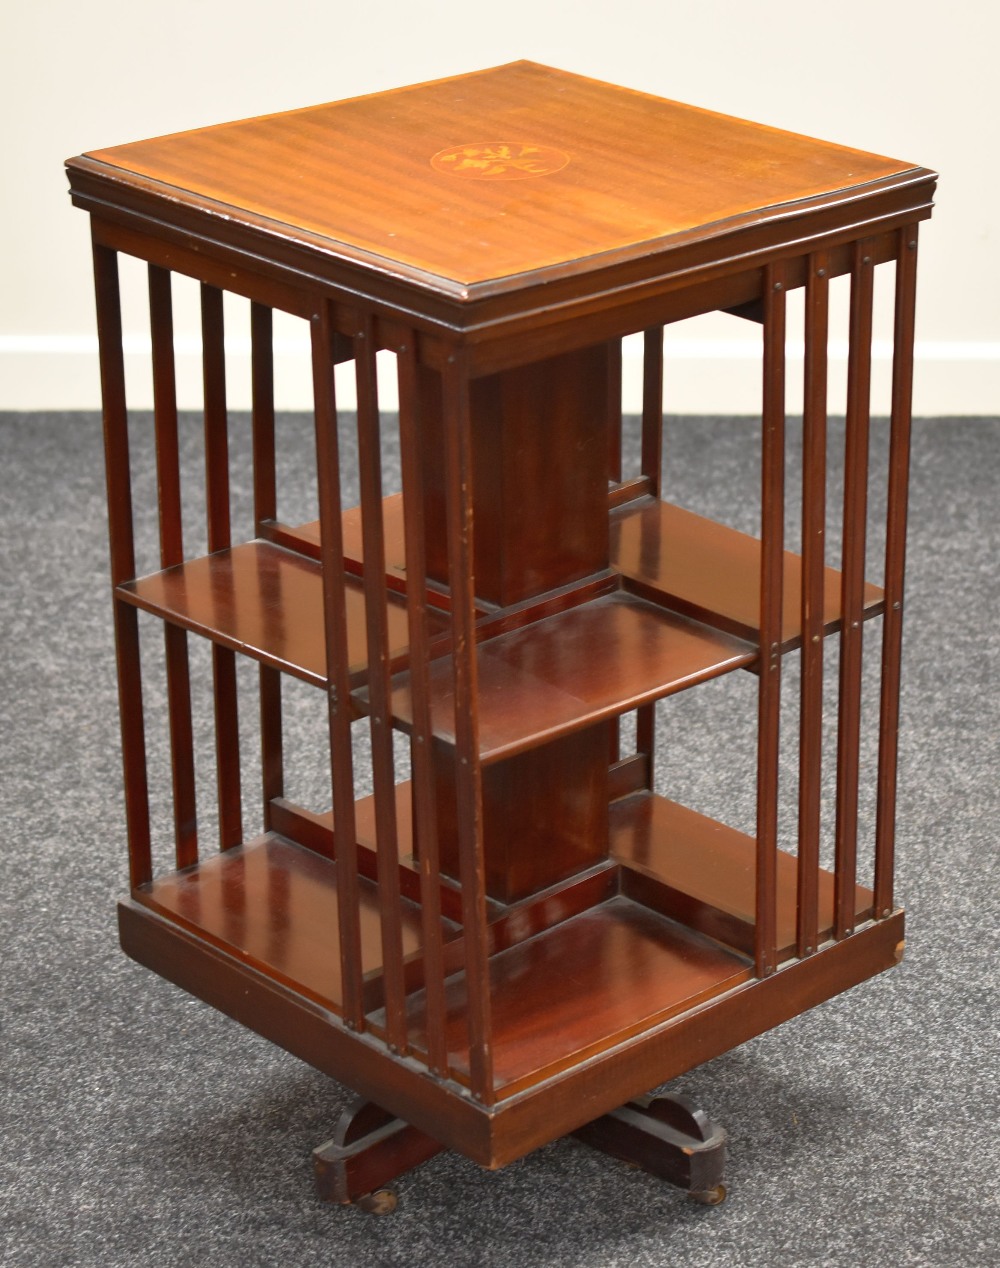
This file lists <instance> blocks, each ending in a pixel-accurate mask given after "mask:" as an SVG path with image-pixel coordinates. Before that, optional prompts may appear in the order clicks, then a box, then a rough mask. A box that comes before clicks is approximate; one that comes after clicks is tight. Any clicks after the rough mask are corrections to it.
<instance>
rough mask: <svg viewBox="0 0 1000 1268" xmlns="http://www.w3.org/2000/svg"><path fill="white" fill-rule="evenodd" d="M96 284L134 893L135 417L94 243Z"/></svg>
mask: <svg viewBox="0 0 1000 1268" xmlns="http://www.w3.org/2000/svg"><path fill="white" fill-rule="evenodd" d="M94 284H95V291H96V298H97V333H98V338H99V343H100V366H101V396H102V399H103V418H104V462H105V476H106V479H107V486H108V527H109V536H110V546H111V585H112V602H113V611H114V627H115V657H116V660H117V664H118V707H119V711H120V715H121V728H122V765H123V768H124V777H125V821H126V825H127V828H128V857H129V882H130V884H131V886H132V888H133V889H134V888H135V887H136V886H137V885H143V884H145V883H146V882H147V881H148V880H150V879H151V878H152V874H153V869H152V854H151V850H150V834H149V789H148V785H147V780H146V740H145V730H144V727H143V719H142V675H141V670H140V663H139V623H138V613H137V612H136V610H135V608H133V607H131V606H130V605H129V604H127V603H124V602H123V601H122V600H121V599H120V598H118V596H117V595H116V594H114V587H116V586H119V585H121V584H122V582H124V581H129V580H131V579H132V578H133V577H134V576H135V547H134V542H133V529H132V481H131V475H130V473H129V443H128V411H127V407H126V403H125V363H124V358H123V355H122V315H121V299H120V297H119V291H118V257H117V255H116V254H115V252H114V251H111V250H109V249H108V248H107V247H102V246H99V245H98V244H97V243H95V244H94Z"/></svg>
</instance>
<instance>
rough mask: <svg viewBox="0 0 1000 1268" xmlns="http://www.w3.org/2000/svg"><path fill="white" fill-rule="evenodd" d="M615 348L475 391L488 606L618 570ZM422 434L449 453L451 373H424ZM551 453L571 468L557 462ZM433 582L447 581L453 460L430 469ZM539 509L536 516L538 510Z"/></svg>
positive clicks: (487, 382) (484, 381)
mask: <svg viewBox="0 0 1000 1268" xmlns="http://www.w3.org/2000/svg"><path fill="white" fill-rule="evenodd" d="M611 355H612V350H611V349H609V348H608V346H607V345H606V344H600V345H598V346H596V347H593V348H585V349H583V350H582V351H579V352H572V353H568V354H564V355H562V356H559V357H551V358H548V359H546V360H544V361H534V362H533V363H532V364H530V365H526V366H522V367H519V368H518V369H515V370H508V371H507V372H506V373H504V374H498V375H488V376H486V377H485V378H480V379H476V380H474V381H473V382H472V384H471V386H470V410H471V428H472V503H473V514H474V516H475V522H476V530H477V537H476V540H477V543H478V545H477V547H476V555H475V561H474V567H475V578H476V597H477V600H478V601H479V602H480V603H485V604H492V605H496V606H498V607H509V606H511V605H512V604H515V603H520V602H521V601H522V600H524V599H528V598H531V597H533V596H535V595H538V594H542V593H544V592H545V591H547V590H551V589H553V588H554V587H556V586H563V585H566V584H567V583H569V582H571V581H574V580H577V579H579V578H583V577H587V576H590V575H592V574H594V573H599V572H601V571H603V570H604V569H606V568H607V566H608V523H607V516H606V514H604V509H605V506H606V504H607V489H608V467H607V451H608V444H609V441H608V425H609V420H608V413H607V407H606V400H607V396H608V390H609V386H608V379H609V374H608V366H609V361H610V358H611ZM420 384H421V392H420V412H421V426H422V430H423V434H424V436H425V438H426V443H427V444H428V446H429V448H430V449H431V450H432V451H438V452H440V451H441V444H442V441H441V438H440V429H441V428H442V426H444V423H445V420H444V412H443V408H442V399H441V376H440V375H438V374H436V373H434V372H433V371H430V370H425V371H423V373H422V374H421V376H420ZM553 453H565V454H570V455H572V460H571V461H568V462H564V463H553V462H552V460H551V459H552V454H553ZM425 475H426V489H425V495H426V514H427V575H428V576H429V577H430V578H431V580H432V581H435V582H437V583H439V584H445V585H446V584H447V580H448V546H447V534H446V531H445V523H446V507H445V502H446V498H445V483H444V481H445V474H444V466H443V464H428V466H427V470H426V473H425ZM529 511H530V513H529Z"/></svg>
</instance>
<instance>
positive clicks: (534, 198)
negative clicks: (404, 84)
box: [89, 62, 917, 290]
mask: <svg viewBox="0 0 1000 1268" xmlns="http://www.w3.org/2000/svg"><path fill="white" fill-rule="evenodd" d="M494 142H495V143H496V144H497V145H498V146H499V147H503V146H505V145H507V146H513V147H514V149H516V148H517V147H518V146H519V145H529V146H530V145H536V146H544V147H552V148H553V149H555V150H557V151H560V152H562V154H563V156H564V157H566V158H568V159H569V161H568V162H567V163H565V165H564V166H562V167H559V168H558V169H557V170H552V169H553V168H554V166H555V164H554V161H553V159H554V156H551V155H549V154H542V155H541V156H540V157H539V159H538V160H537V161H534V162H533V160H532V156H531V155H530V154H527V155H525V156H524V157H518V155H517V154H515V153H512V155H511V157H510V158H508V159H503V158H500V159H499V163H498V165H500V164H504V165H506V167H507V170H506V171H505V172H503V173H500V175H501V179H499V180H490V179H475V178H473V179H469V178H468V177H467V176H463V174H462V164H461V162H457V163H455V164H454V165H453V167H452V168H451V169H450V170H449V169H448V168H446V167H445V166H443V165H442V164H440V163H439V164H434V163H432V160H433V158H434V156H435V155H438V154H440V153H441V151H443V150H445V149H447V148H448V147H451V146H460V147H461V146H471V147H472V148H474V149H477V150H478V149H480V148H482V149H483V151H484V152H485V151H486V149H487V148H488V147H489V146H490V145H491V144H492V143H494ZM308 154H322V156H323V158H322V162H316V163H312V164H309V165H307V164H306V163H304V162H303V155H308ZM666 156H669V158H667V157H666ZM89 157H91V158H92V159H93V160H94V161H95V162H98V163H100V164H102V165H104V166H105V167H106V168H109V169H111V171H110V172H109V175H112V178H113V174H114V173H117V172H118V171H123V172H127V173H131V174H134V176H139V177H142V178H144V179H145V180H147V181H149V182H155V183H156V185H157V186H166V187H168V188H169V189H170V196H171V197H172V198H173V199H175V200H177V201H178V202H180V203H181V204H182V205H184V206H189V207H191V208H197V209H198V210H204V211H205V212H206V214H211V213H210V212H209V208H211V209H212V210H214V211H215V214H218V213H219V211H221V210H222V209H223V208H232V207H238V208H240V209H241V212H242V213H243V215H244V216H245V217H252V218H253V219H254V221H259V220H266V221H268V222H270V225H271V232H272V233H275V234H279V235H286V236H292V235H296V234H302V233H303V232H305V233H306V234H308V235H309V236H310V238H311V239H312V240H314V241H315V242H316V243H317V247H319V244H320V243H322V244H323V246H324V247H325V249H326V250H327V251H335V252H337V253H339V254H342V255H343V256H344V257H345V258H348V259H353V260H356V261H358V262H364V263H370V264H371V265H372V266H373V267H381V268H382V269H387V268H391V267H393V266H395V268H396V269H397V270H399V271H400V272H403V273H404V275H405V276H407V277H408V278H414V279H415V280H416V275H418V274H421V275H429V276H430V277H431V278H433V279H434V281H435V282H436V284H437V285H438V286H439V287H440V288H441V289H444V284H445V283H446V282H450V283H451V284H452V285H451V288H450V289H452V290H458V288H460V287H467V288H470V289H471V287H473V286H474V285H475V284H476V283H480V284H483V283H489V282H491V281H494V279H512V280H513V279H517V280H518V281H519V282H520V284H521V285H525V284H527V282H528V279H527V278H525V279H524V280H523V281H522V280H521V278H522V276H523V275H525V274H529V275H530V274H532V273H539V272H542V271H548V272H551V271H554V270H555V269H558V268H559V267H560V266H562V265H564V263H565V262H566V261H567V260H574V261H576V260H580V261H590V260H594V259H595V257H597V258H598V259H601V257H603V259H602V260H601V262H610V260H609V259H608V257H609V256H610V257H612V258H615V259H619V258H620V259H629V258H635V257H636V256H637V255H639V254H640V253H648V252H649V250H650V245H651V244H653V243H658V242H660V241H662V240H665V239H670V238H674V237H677V236H681V235H687V236H688V237H689V238H693V239H698V238H701V239H704V238H707V237H711V236H713V235H714V234H717V233H718V232H719V231H720V230H719V228H718V227H717V226H718V224H719V222H723V224H725V226H726V227H727V228H728V227H730V226H732V227H733V228H734V229H735V228H738V227H740V226H742V225H743V224H746V223H749V222H750V220H751V218H753V219H757V218H758V217H760V215H761V209H770V216H771V217H772V218H779V217H781V216H782V215H783V214H785V208H784V205H785V204H788V203H791V202H795V201H802V200H806V199H810V198H814V197H821V196H824V195H827V196H829V195H831V194H836V193H837V192H838V191H839V190H840V189H841V188H842V186H843V184H844V173H845V170H849V171H850V180H851V183H852V184H853V185H855V186H862V185H865V184H871V183H874V182H876V181H879V180H884V179H886V178H892V177H900V176H905V175H907V174H909V173H912V172H914V171H915V170H917V169H915V168H914V167H913V166H912V165H910V164H906V163H900V162H899V161H897V160H895V159H887V158H881V157H879V156H876V155H871V154H864V153H862V152H860V151H858V150H848V149H845V148H844V147H842V146H838V145H830V144H827V143H824V142H821V141H815V140H812V139H810V138H807V137H801V136H794V135H793V134H791V133H787V132H780V131H778V130H777V129H774V128H768V127H763V126H761V125H759V124H753V123H748V122H746V121H744V120H741V119H732V118H727V117H726V116H723V115H718V114H713V113H712V112H710V111H707V110H699V109H696V108H694V107H692V106H685V105H681V104H679V103H676V102H670V101H663V100H661V99H658V98H655V97H651V96H648V95H646V94H644V93H637V92H628V91H626V90H624V89H622V88H618V87H614V86H612V85H609V84H603V83H599V82H598V81H596V80H588V79H584V78H582V77H581V76H578V75H568V74H565V73H564V72H561V71H558V70H553V69H551V68H549V67H545V66H538V65H535V64H533V63H531V62H515V63H512V64H511V65H509V66H501V67H497V68H496V69H494V70H487V71H480V72H477V73H475V74H473V75H463V76H458V77H455V78H453V79H445V80H438V81H436V82H434V83H430V84H421V85H417V86H415V87H409V88H400V89H397V90H396V91H394V92H387V93H379V94H377V95H375V96H368V97H360V98H355V99H354V100H353V101H343V102H336V103H334V104H331V105H326V106H317V107H315V108H313V109H309V110H300V111H296V112H294V113H292V114H284V115H271V116H268V117H265V118H261V119H249V120H246V121H244V122H242V123H232V124H226V125H222V126H221V127H212V128H204V129H201V130H198V131H195V132H187V133H180V134H178V135H175V136H172V137H162V138H159V139H157V140H151V141H140V142H136V143H134V144H131V145H125V146H118V147H116V148H114V149H105V150H95V151H94V152H93V153H92V154H91V155H90V156H89ZM483 157H484V156H483V155H480V156H479V157H478V158H477V157H476V156H473V161H474V162H475V161H478V162H482V160H483ZM555 161H558V160H555ZM517 164H521V171H522V172H523V173H524V174H525V175H527V176H528V177H529V179H524V180H518V181H517V183H516V184H512V183H511V182H510V181H509V180H508V179H503V177H509V176H511V175H517V174H518V172H517V167H516V165H517ZM532 166H534V167H535V168H543V169H545V170H543V171H541V172H538V173H537V174H536V173H535V172H533V171H532ZM480 170H482V169H480ZM290 172H294V173H295V175H296V179H295V180H289V179H288V177H289V173H290ZM456 173H457V174H456ZM681 173H683V177H681V176H680V174H681ZM472 175H473V177H475V175H476V173H475V171H473V172H472ZM387 182H388V183H389V184H390V185H391V188H392V193H393V197H392V199H391V200H387V199H386V197H385V189H386V184H387ZM625 190H627V191H628V193H627V197H623V196H622V194H623V191H625ZM512 198H516V200H517V204H516V214H503V213H504V211H505V209H506V208H507V207H509V206H510V204H511V199H512ZM216 209H217V210H216ZM765 214H766V213H765ZM525 224H530V226H531V232H530V233H527V232H525ZM590 267H593V264H591V265H590ZM420 280H421V281H423V280H424V279H423V278H420ZM531 280H532V281H534V279H531ZM425 284H426V283H425Z"/></svg>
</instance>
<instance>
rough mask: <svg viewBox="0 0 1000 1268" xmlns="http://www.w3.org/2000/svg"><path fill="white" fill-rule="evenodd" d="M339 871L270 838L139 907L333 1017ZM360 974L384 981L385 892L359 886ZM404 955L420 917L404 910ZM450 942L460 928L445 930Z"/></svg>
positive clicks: (369, 884)
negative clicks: (278, 983)
mask: <svg viewBox="0 0 1000 1268" xmlns="http://www.w3.org/2000/svg"><path fill="white" fill-rule="evenodd" d="M336 891H337V869H336V864H335V863H333V862H331V861H329V860H328V859H323V858H321V857H320V856H319V855H318V854H315V853H314V852H313V851H311V850H306V849H303V848H302V847H301V846H297V845H293V844H292V843H291V842H288V841H284V840H282V839H281V838H280V837H277V836H274V835H271V834H268V835H265V836H263V837H260V838H257V839H256V840H254V841H250V842H248V843H247V844H246V845H241V846H238V847H236V848H234V849H232V850H225V851H223V852H222V853H221V854H217V855H213V856H211V857H209V858H206V859H204V860H203V861H202V862H201V863H199V864H198V865H197V866H196V867H193V868H187V869H185V870H184V871H182V872H172V873H168V874H167V875H165V876H162V877H159V878H157V879H156V880H154V881H152V882H150V883H148V884H147V885H146V886H143V887H140V888H139V889H137V890H136V892H135V894H134V897H135V900H136V901H137V902H139V903H141V904H142V905H143V906H145V907H148V908H149V909H150V910H151V911H155V912H157V913H159V914H160V915H161V916H165V917H167V918H169V919H170V920H174V921H176V922H177V923H178V924H179V925H181V926H182V927H184V928H185V929H187V930H188V931H190V932H193V933H196V934H197V936H198V937H199V938H203V939H205V940H206V941H207V942H209V943H211V944H212V945H213V946H215V947H217V948H220V949H222V950H225V951H227V952H228V953H229V954H230V955H234V956H236V957H237V958H238V959H240V960H241V961H243V962H245V963H247V964H250V965H253V966H255V967H256V968H257V969H258V970H259V971H260V972H261V973H263V974H264V975H265V976H267V977H269V978H273V979H274V980H275V981H279V982H283V983H284V984H285V985H287V986H290V987H292V988H293V989H295V990H297V991H300V992H301V993H302V994H303V995H304V996H305V997H306V998H307V999H311V1000H314V1001H315V1002H317V1003H319V1004H322V1005H323V1006H324V1007H327V1008H330V1009H332V1010H333V1011H334V1012H336V1013H341V1012H343V1003H344V991H343V981H342V978H341V973H340V956H339V954H338V942H339V936H338V935H339V925H338V920H337V898H336ZM358 908H359V923H360V929H361V971H362V973H363V974H364V975H365V976H366V977H368V978H372V977H375V976H379V977H380V976H381V973H382V969H383V961H382V931H381V927H382V917H381V903H380V901H379V892H378V885H377V884H376V883H375V882H374V881H371V880H369V879H367V878H364V877H363V878H362V879H361V880H360V881H359V882H358ZM397 909H398V911H399V912H400V922H401V931H402V947H403V953H404V954H405V955H408V956H409V955H412V954H413V953H414V952H416V951H418V950H419V948H420V945H421V922H420V912H419V909H418V907H417V905H416V904H415V903H413V902H411V901H410V900H408V899H401V900H400V901H399V902H398V904H397ZM445 928H446V929H448V930H449V931H450V932H451V933H452V934H453V933H454V926H453V925H446V926H445Z"/></svg>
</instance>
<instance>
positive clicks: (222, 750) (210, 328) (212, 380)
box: [201, 283, 243, 850]
mask: <svg viewBox="0 0 1000 1268" xmlns="http://www.w3.org/2000/svg"><path fill="white" fill-rule="evenodd" d="M201 339H202V364H203V378H204V388H205V408H204V415H205V511H206V516H207V519H208V549H209V553H210V554H211V553H212V552H214V551H219V550H225V549H227V548H228V546H229V544H230V540H231V539H230V506H229V435H228V433H229V417H228V408H227V405H226V350H225V341H224V331H223V308H222V291H220V290H219V289H218V288H217V287H215V286H206V285H205V284H204V283H203V284H202V287H201ZM212 691H213V695H214V699H215V762H216V785H217V788H218V798H219V844H220V845H221V847H222V849H224V850H227V849H230V848H231V847H232V846H234V845H238V844H239V843H240V841H242V840H243V807H242V790H241V780H240V727H239V703H238V694H237V689H236V660H235V657H234V655H233V649H232V648H230V647H226V646H223V645H221V644H219V643H216V642H213V644H212Z"/></svg>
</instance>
